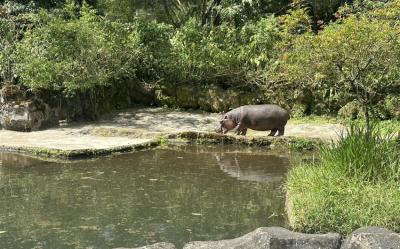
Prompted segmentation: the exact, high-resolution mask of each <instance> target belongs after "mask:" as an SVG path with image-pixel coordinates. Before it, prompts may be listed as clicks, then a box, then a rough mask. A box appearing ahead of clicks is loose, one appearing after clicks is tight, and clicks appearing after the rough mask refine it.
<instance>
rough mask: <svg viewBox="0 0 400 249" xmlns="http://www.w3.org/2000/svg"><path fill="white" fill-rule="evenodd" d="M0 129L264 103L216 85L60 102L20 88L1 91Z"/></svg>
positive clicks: (115, 88) (108, 90) (104, 92)
mask: <svg viewBox="0 0 400 249" xmlns="http://www.w3.org/2000/svg"><path fill="white" fill-rule="evenodd" d="M0 96H2V97H1V101H0V126H1V127H2V128H3V129H7V130H16V131H34V130H39V129H43V128H47V127H51V126H56V125H58V123H59V120H66V121H82V120H88V121H92V120H96V119H97V118H99V117H100V116H101V115H103V114H107V113H109V112H111V111H113V110H118V109H124V108H129V107H132V106H134V105H137V104H140V105H144V106H168V107H172V108H185V109H188V108H191V109H202V110H204V111H210V112H224V111H228V110H230V109H232V108H235V107H238V106H241V105H246V104H257V103H266V102H267V100H266V99H265V97H264V95H263V94H261V93H260V91H259V89H253V88H250V87H248V88H228V89H224V88H223V87H221V86H216V85H190V84H166V83H163V84H162V85H158V86H154V85H148V84H146V83H140V82H135V81H131V82H129V81H128V82H121V83H116V84H112V86H110V87H103V88H98V89H96V90H93V91H88V92H84V93H79V92H78V93H76V94H75V95H73V96H69V97H65V96H64V95H63V94H62V93H60V92H56V91H40V92H35V93H30V92H28V91H27V90H26V89H23V88H21V87H19V86H15V85H11V86H6V87H4V88H3V89H2V90H1V93H0Z"/></svg>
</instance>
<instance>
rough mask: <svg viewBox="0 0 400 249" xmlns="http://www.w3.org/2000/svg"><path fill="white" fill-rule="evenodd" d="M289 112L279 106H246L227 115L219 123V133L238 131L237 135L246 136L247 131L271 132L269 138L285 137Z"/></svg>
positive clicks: (217, 130)
mask: <svg viewBox="0 0 400 249" xmlns="http://www.w3.org/2000/svg"><path fill="white" fill-rule="evenodd" d="M288 119H289V112H288V111H286V110H285V109H283V108H282V107H280V106H277V105H245V106H241V107H238V108H236V109H233V110H232V111H229V112H227V113H225V115H224V116H223V118H222V120H220V121H219V127H218V128H217V129H216V130H215V131H216V132H218V133H223V134H226V133H227V132H228V131H230V130H233V129H234V128H236V127H237V129H236V134H237V135H243V136H245V135H246V132H247V129H252V130H256V131H271V133H270V134H269V136H275V134H276V132H277V131H278V136H283V134H284V133H285V125H286V123H287V121H288Z"/></svg>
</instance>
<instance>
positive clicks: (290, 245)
mask: <svg viewBox="0 0 400 249" xmlns="http://www.w3.org/2000/svg"><path fill="white" fill-rule="evenodd" d="M340 240H341V237H340V235H339V234H336V233H328V234H304V233H296V232H291V231H289V230H287V229H284V228H280V227H262V228H258V229H256V230H255V231H253V232H251V233H248V234H246V235H244V236H242V237H239V238H236V239H231V240H221V241H205V242H200V241H196V242H190V243H188V244H186V245H185V246H184V247H183V248H184V249H225V248H230V249H339V248H340Z"/></svg>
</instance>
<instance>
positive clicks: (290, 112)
mask: <svg viewBox="0 0 400 249" xmlns="http://www.w3.org/2000/svg"><path fill="white" fill-rule="evenodd" d="M287 112H288V120H289V119H290V116H291V115H292V109H289V110H288V111H287Z"/></svg>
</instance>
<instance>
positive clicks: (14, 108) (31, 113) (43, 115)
mask: <svg viewBox="0 0 400 249" xmlns="http://www.w3.org/2000/svg"><path fill="white" fill-rule="evenodd" d="M56 113H57V111H56V110H54V109H51V108H50V107H49V106H48V105H47V104H45V103H44V102H43V101H41V100H40V99H38V98H35V97H27V96H26V95H25V92H24V91H23V90H22V89H20V88H19V87H18V86H5V87H4V88H3V89H2V90H1V91H0V127H2V128H4V129H6V130H13V131H33V130H39V129H41V128H44V127H49V126H52V125H55V124H57V123H58V119H57V118H56V116H57V114H56Z"/></svg>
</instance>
